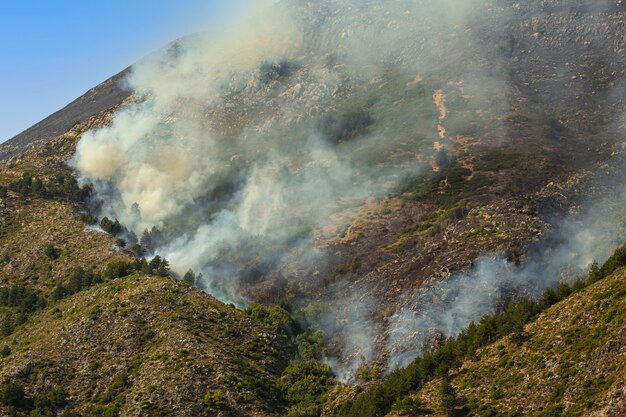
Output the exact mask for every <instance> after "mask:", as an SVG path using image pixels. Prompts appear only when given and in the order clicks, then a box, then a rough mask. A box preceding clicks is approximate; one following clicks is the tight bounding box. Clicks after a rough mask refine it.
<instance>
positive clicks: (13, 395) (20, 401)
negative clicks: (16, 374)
mask: <svg viewBox="0 0 626 417" xmlns="http://www.w3.org/2000/svg"><path fill="white" fill-rule="evenodd" d="M0 403H2V404H4V405H7V406H12V407H18V408H20V407H23V406H24V405H26V395H25V394H24V386H23V385H22V384H21V383H17V382H5V383H4V384H2V385H0Z"/></svg>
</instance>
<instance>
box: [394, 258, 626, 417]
mask: <svg viewBox="0 0 626 417" xmlns="http://www.w3.org/2000/svg"><path fill="white" fill-rule="evenodd" d="M625 292H626V273H625V272H624V270H623V269H622V270H621V271H619V272H617V273H615V274H614V275H612V276H610V277H608V278H606V279H604V280H602V282H598V283H596V284H594V285H593V286H591V287H589V288H587V289H585V290H583V291H581V292H579V293H576V294H574V295H572V296H571V297H569V298H567V299H565V300H564V301H561V302H560V303H558V304H556V305H555V306H553V307H551V308H550V309H549V310H547V311H546V312H544V313H542V315H541V316H540V317H539V318H538V319H537V320H536V321H535V322H533V323H531V324H529V325H527V326H526V327H525V329H524V331H525V340H524V341H523V342H516V341H513V340H511V338H508V337H507V338H504V339H501V340H498V341H495V342H494V343H492V344H490V345H489V346H487V347H485V348H482V349H480V350H479V351H478V352H476V354H475V357H474V358H473V359H472V360H469V361H466V362H464V363H463V365H462V366H461V368H460V369H458V370H455V371H452V372H451V373H450V375H449V382H448V384H449V386H450V387H451V390H450V389H448V390H447V391H443V390H442V385H443V384H444V383H443V382H442V379H437V380H435V381H432V382H430V383H428V384H426V385H425V386H424V387H423V388H422V389H421V390H419V391H418V392H416V393H415V394H413V396H412V398H413V399H414V400H417V401H416V402H415V404H420V405H418V406H414V407H415V409H420V411H419V412H408V413H403V412H393V413H390V414H389V416H402V415H432V416H447V415H450V414H449V413H450V412H451V411H450V410H455V409H456V410H457V411H456V414H454V413H455V412H454V411H452V413H453V415H475V416H496V415H510V416H513V415H520V416H521V415H524V416H560V415H564V416H619V415H621V414H622V413H623V411H624V409H626V403H625V402H624V401H625V399H624V393H623V387H624V385H625V384H626V381H625V378H626V369H625V362H624V340H625V339H624V330H625V327H624V309H625V306H626V304H625V303H626V300H625V299H624V294H625ZM443 392H445V393H447V394H448V395H449V393H450V392H453V393H454V400H452V401H451V400H450V399H449V397H444V396H443ZM463 408H464V409H465V411H462V409H463Z"/></svg>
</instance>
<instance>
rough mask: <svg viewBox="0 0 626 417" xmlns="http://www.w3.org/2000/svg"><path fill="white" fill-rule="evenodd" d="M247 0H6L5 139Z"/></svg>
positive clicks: (1, 91)
mask: <svg viewBox="0 0 626 417" xmlns="http://www.w3.org/2000/svg"><path fill="white" fill-rule="evenodd" d="M245 3H246V1H245V0H0V59H1V60H0V142H2V141H4V140H6V139H9V138H11V137H13V136H14V135H16V134H17V133H19V132H21V131H23V130H24V129H26V128H28V127H30V126H31V125H33V124H35V123H36V122H38V121H40V120H41V119H43V118H45V117H46V116H48V115H50V114H51V113H53V112H55V111H56V110H58V109H60V108H62V107H63V106H65V105H66V104H68V103H69V102H71V101H72V100H73V99H75V98H77V97H79V96H80V95H82V94H83V93H84V92H85V91H87V90H88V89H90V88H91V87H94V86H95V85H97V84H99V83H100V82H101V81H104V80H105V79H107V78H109V77H110V76H112V75H114V74H116V73H117V72H119V71H121V70H122V69H124V68H125V67H127V66H128V65H130V64H132V63H133V62H135V61H136V60H137V59H138V58H140V57H142V56H143V55H145V54H146V53H149V52H151V51H153V50H154V49H156V48H158V47H160V46H162V45H164V44H166V43H167V42H169V41H172V40H174V39H176V38H178V37H180V36H183V35H185V34H188V33H192V32H196V31H199V30H207V29H213V28H217V27H219V26H223V25H226V24H227V22H229V21H231V20H232V19H233V18H234V17H235V16H237V15H239V14H241V12H242V11H243V8H244V4H245Z"/></svg>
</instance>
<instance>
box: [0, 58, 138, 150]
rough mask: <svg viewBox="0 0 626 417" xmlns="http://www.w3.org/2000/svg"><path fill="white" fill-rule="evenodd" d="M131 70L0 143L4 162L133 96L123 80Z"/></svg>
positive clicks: (112, 78) (116, 76)
mask: <svg viewBox="0 0 626 417" xmlns="http://www.w3.org/2000/svg"><path fill="white" fill-rule="evenodd" d="M128 72H129V69H128V68H127V69H125V70H124V71H122V72H120V73H119V74H116V75H114V76H113V77H111V78H109V79H108V80H106V81H104V82H103V83H101V84H99V85H98V86H96V87H94V88H92V89H91V90H89V91H87V92H86V93H85V94H84V95H82V96H80V97H79V98H77V99H76V100H74V101H73V102H71V103H70V104H68V105H67V106H65V107H64V108H62V109H61V110H59V111H57V112H55V113H54V114H52V115H50V116H48V117H46V118H45V119H44V120H42V121H41V122H39V123H37V124H36V125H34V126H32V127H30V128H28V129H26V130H25V131H24V132H22V133H20V134H19V135H17V136H15V137H13V138H11V139H9V140H7V141H6V142H4V143H2V144H0V161H5V160H7V159H9V158H12V157H14V156H17V155H19V154H21V153H23V152H24V151H26V150H27V149H28V148H29V147H31V146H33V145H34V144H36V143H40V142H47V141H49V140H51V139H53V138H55V137H57V136H59V135H61V134H62V133H64V132H65V131H67V130H68V129H70V128H71V127H72V126H74V125H76V124H78V123H82V122H84V121H85V120H87V119H88V118H89V117H91V116H93V115H95V114H97V113H100V112H103V111H105V110H108V109H110V108H111V107H113V106H115V105H118V104H120V103H121V102H123V101H124V100H125V99H127V98H128V97H130V95H131V91H130V90H129V89H127V88H126V87H125V86H124V83H123V80H124V78H125V77H126V76H127V75H128Z"/></svg>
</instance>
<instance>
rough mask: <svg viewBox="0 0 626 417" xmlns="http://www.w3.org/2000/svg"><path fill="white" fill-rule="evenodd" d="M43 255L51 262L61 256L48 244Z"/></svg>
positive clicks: (59, 251) (57, 250) (58, 250)
mask: <svg viewBox="0 0 626 417" xmlns="http://www.w3.org/2000/svg"><path fill="white" fill-rule="evenodd" d="M44 253H45V254H46V256H47V257H48V258H50V259H52V260H55V259H59V257H60V256H61V250H60V249H57V248H55V247H54V246H52V244H50V243H49V244H47V245H46V248H45V249H44Z"/></svg>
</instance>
